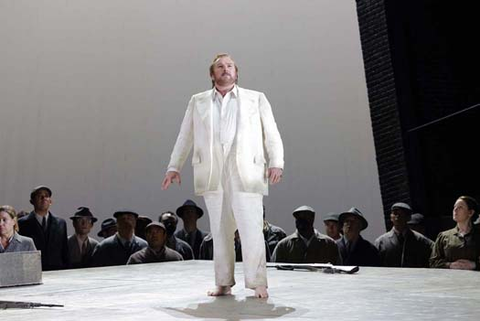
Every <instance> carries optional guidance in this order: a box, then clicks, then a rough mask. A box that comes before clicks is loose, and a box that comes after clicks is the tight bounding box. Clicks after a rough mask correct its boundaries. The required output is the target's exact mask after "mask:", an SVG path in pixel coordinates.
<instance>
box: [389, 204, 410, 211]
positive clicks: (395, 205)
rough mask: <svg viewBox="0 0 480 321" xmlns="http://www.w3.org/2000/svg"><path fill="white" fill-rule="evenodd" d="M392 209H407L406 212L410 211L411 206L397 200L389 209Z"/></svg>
mask: <svg viewBox="0 0 480 321" xmlns="http://www.w3.org/2000/svg"><path fill="white" fill-rule="evenodd" d="M394 209H401V210H405V211H408V212H412V208H411V207H410V205H408V204H407V203H402V202H398V203H395V204H393V205H392V207H391V209H390V210H391V211H393V210H394Z"/></svg>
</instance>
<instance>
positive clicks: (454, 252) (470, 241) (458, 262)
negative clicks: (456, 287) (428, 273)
mask: <svg viewBox="0 0 480 321" xmlns="http://www.w3.org/2000/svg"><path fill="white" fill-rule="evenodd" d="M478 210H479V205H478V202H477V201H476V200H475V199H474V198H473V197H470V196H460V197H459V198H458V199H457V201H456V202H455V205H454V206H453V220H454V221H455V222H457V226H456V227H454V228H453V229H451V230H447V231H443V232H441V233H440V234H438V237H437V240H436V241H435V245H434V247H433V251H432V255H431V257H430V267H432V268H446V269H459V270H479V269H480V263H479V256H480V231H479V229H477V228H475V227H474V226H473V224H472V221H473V220H474V219H475V217H476V216H477V215H478Z"/></svg>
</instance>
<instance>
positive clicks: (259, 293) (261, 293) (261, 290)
mask: <svg viewBox="0 0 480 321" xmlns="http://www.w3.org/2000/svg"><path fill="white" fill-rule="evenodd" d="M255 297H256V298H261V299H266V298H268V292H267V288H266V287H264V286H257V287H256V288H255Z"/></svg>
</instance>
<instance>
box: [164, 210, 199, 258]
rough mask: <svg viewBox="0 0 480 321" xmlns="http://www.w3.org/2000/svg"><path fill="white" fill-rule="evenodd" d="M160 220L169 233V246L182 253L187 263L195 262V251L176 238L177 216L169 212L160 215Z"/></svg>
mask: <svg viewBox="0 0 480 321" xmlns="http://www.w3.org/2000/svg"><path fill="white" fill-rule="evenodd" d="M158 220H159V221H160V223H162V224H163V225H164V226H165V229H166V231H167V246H168V247H169V248H171V249H172V250H175V251H177V252H178V253H180V255H182V257H183V259H184V260H185V261H186V260H193V250H192V248H191V247H190V245H188V243H187V242H185V241H184V240H181V239H179V238H178V237H176V236H175V231H176V229H177V224H178V218H177V216H176V215H175V214H174V213H173V212H170V211H167V212H163V213H162V214H160V217H159V218H158Z"/></svg>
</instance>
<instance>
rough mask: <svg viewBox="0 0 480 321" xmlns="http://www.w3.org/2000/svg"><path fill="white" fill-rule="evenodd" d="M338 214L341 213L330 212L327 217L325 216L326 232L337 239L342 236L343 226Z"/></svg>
mask: <svg viewBox="0 0 480 321" xmlns="http://www.w3.org/2000/svg"><path fill="white" fill-rule="evenodd" d="M338 216H339V214H337V213H332V212H330V213H328V214H327V215H325V217H324V218H323V225H324V226H325V234H327V235H328V236H330V237H331V238H332V239H334V240H335V241H336V240H338V239H340V238H341V237H342V235H341V234H340V231H341V229H342V227H341V226H340V223H339V222H338Z"/></svg>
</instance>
